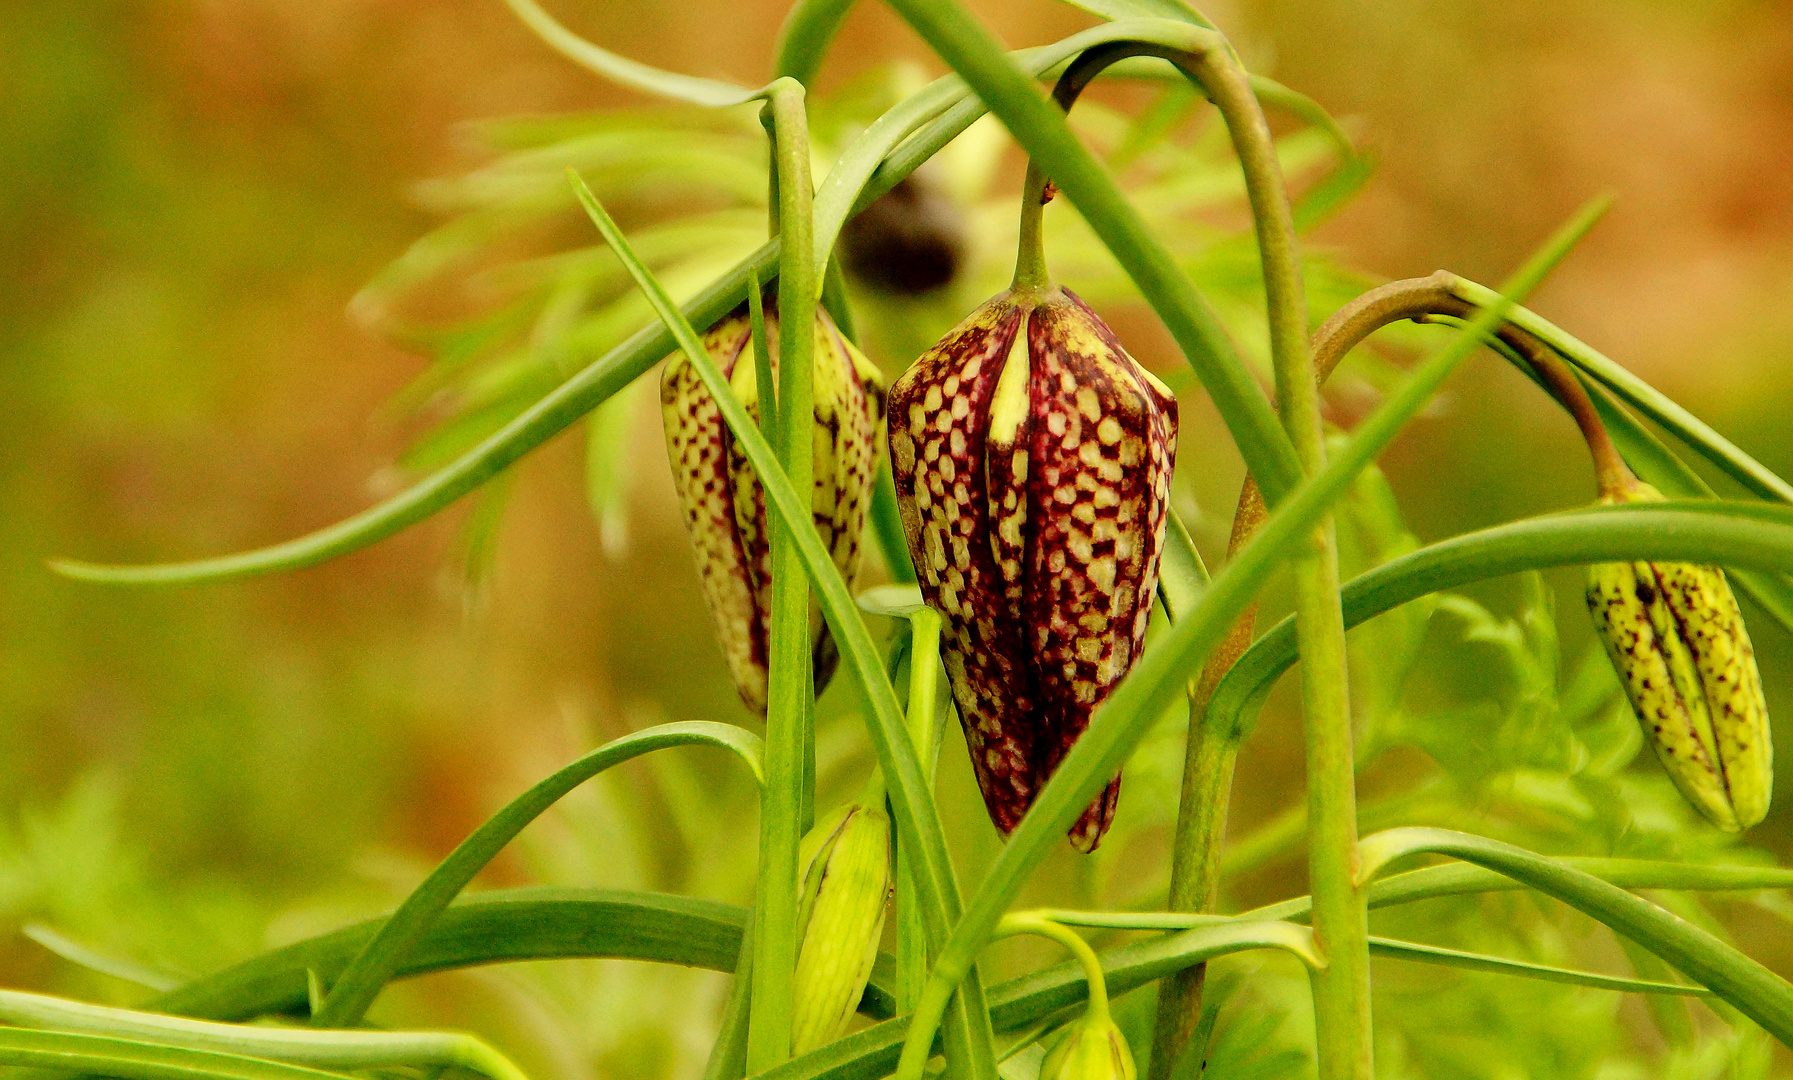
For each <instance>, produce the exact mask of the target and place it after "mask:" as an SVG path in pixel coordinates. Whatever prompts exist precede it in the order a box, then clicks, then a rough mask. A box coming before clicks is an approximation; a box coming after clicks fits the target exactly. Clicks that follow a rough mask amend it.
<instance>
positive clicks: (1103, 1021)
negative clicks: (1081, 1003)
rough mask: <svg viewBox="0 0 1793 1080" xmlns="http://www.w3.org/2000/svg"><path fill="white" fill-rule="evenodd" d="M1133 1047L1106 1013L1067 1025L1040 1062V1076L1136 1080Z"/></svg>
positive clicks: (1044, 1078)
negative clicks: (1131, 1047) (1129, 1045)
mask: <svg viewBox="0 0 1793 1080" xmlns="http://www.w3.org/2000/svg"><path fill="white" fill-rule="evenodd" d="M1135 1075H1136V1074H1135V1070H1134V1067H1133V1051H1132V1050H1130V1049H1128V1047H1127V1040H1126V1038H1125V1037H1124V1036H1123V1035H1122V1034H1121V1029H1120V1028H1118V1027H1116V1026H1115V1023H1114V1021H1113V1020H1112V1019H1110V1018H1109V1017H1108V1015H1107V1014H1106V1013H1104V1014H1103V1015H1101V1016H1097V1015H1095V1014H1094V1013H1091V1014H1088V1015H1085V1016H1084V1017H1083V1018H1082V1019H1080V1020H1078V1021H1076V1022H1075V1023H1073V1024H1070V1025H1069V1026H1067V1027H1066V1029H1065V1031H1064V1033H1063V1034H1062V1035H1060V1036H1059V1039H1058V1041H1057V1042H1056V1043H1054V1044H1053V1046H1052V1049H1051V1050H1048V1051H1047V1052H1046V1058H1045V1060H1043V1061H1041V1062H1040V1080H1134V1076H1135Z"/></svg>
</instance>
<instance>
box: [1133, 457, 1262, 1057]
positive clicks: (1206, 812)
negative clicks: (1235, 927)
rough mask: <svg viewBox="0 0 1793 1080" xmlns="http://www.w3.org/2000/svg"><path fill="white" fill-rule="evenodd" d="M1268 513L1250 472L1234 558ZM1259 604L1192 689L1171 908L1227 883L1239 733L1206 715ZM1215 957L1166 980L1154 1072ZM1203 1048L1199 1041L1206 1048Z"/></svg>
mask: <svg viewBox="0 0 1793 1080" xmlns="http://www.w3.org/2000/svg"><path fill="white" fill-rule="evenodd" d="M1263 519H1264V500H1263V498H1262V497H1261V496H1259V494H1258V489H1257V485H1256V484H1253V483H1252V482H1251V478H1250V477H1249V476H1248V477H1246V480H1245V488H1244V490H1243V491H1241V492H1240V497H1239V509H1238V512H1236V513H1235V514H1234V515H1233V534H1232V537H1231V538H1230V539H1229V540H1228V541H1227V558H1228V559H1229V560H1230V559H1231V558H1232V557H1233V556H1234V555H1236V554H1238V552H1239V549H1240V548H1242V547H1244V546H1245V543H1246V541H1248V540H1250V539H1251V536H1252V533H1254V532H1256V531H1257V527H1258V525H1259V523H1261V522H1262V521H1263ZM1257 616H1258V606H1257V604H1256V603H1253V604H1251V605H1250V606H1249V607H1247V608H1246V609H1245V610H1244V612H1242V613H1241V614H1240V615H1239V617H1238V619H1236V620H1234V622H1233V625H1232V628H1231V629H1230V630H1228V631H1227V635H1226V637H1225V638H1224V639H1223V640H1222V641H1221V643H1220V644H1219V645H1218V646H1216V647H1215V649H1214V651H1213V652H1211V653H1209V654H1208V659H1207V660H1206V661H1205V662H1203V664H1202V673H1201V678H1200V679H1199V680H1197V682H1196V686H1195V690H1194V692H1192V693H1191V694H1190V695H1189V735H1188V743H1187V745H1186V747H1185V749H1184V752H1183V787H1182V796H1181V798H1180V800H1179V802H1178V806H1177V831H1176V839H1175V840H1174V841H1173V843H1172V846H1171V855H1170V897H1169V904H1168V906H1169V908H1170V910H1171V911H1190V912H1206V911H1210V910H1212V909H1213V907H1214V902H1215V898H1216V895H1217V894H1218V892H1219V889H1220V850H1221V843H1222V841H1224V840H1225V839H1226V819H1227V809H1228V802H1229V800H1230V799H1231V798H1232V792H1233V766H1234V764H1235V763H1236V762H1237V761H1238V758H1239V743H1238V740H1236V739H1233V738H1231V737H1229V735H1228V734H1227V733H1224V732H1217V731H1214V730H1211V729H1210V728H1209V727H1208V726H1207V725H1206V724H1204V723H1202V718H1203V717H1204V716H1206V715H1207V713H1208V702H1209V701H1211V700H1213V697H1214V688H1215V687H1217V686H1219V685H1220V680H1221V678H1222V677H1224V676H1225V675H1226V673H1227V672H1228V671H1230V670H1232V667H1233V664H1234V663H1235V662H1236V661H1237V660H1238V659H1239V657H1240V656H1241V655H1243V654H1244V652H1245V650H1246V649H1248V648H1250V647H1251V638H1252V634H1253V632H1254V630H1255V628H1256V626H1257ZM1207 979H1208V965H1207V964H1195V965H1192V966H1190V967H1187V968H1184V969H1183V970H1182V971H1179V972H1177V973H1176V974H1174V975H1171V976H1168V977H1167V978H1166V979H1165V980H1164V982H1162V983H1161V984H1159V989H1158V1015H1157V1018H1156V1020H1155V1021H1154V1023H1153V1028H1152V1054H1151V1058H1150V1064H1149V1070H1150V1072H1149V1077H1150V1080H1169V1077H1170V1075H1171V1070H1172V1069H1173V1068H1174V1067H1175V1065H1176V1063H1177V1059H1178V1058H1179V1057H1181V1056H1182V1054H1183V1052H1184V1048H1185V1047H1186V1046H1187V1045H1188V1043H1189V1041H1190V1039H1191V1037H1193V1036H1194V1035H1195V1034H1196V1033H1197V1031H1198V1030H1199V1029H1200V1027H1201V1023H1202V990H1203V988H1204V986H1205V985H1206V983H1207ZM1199 1049H1200V1048H1197V1050H1198V1052H1199Z"/></svg>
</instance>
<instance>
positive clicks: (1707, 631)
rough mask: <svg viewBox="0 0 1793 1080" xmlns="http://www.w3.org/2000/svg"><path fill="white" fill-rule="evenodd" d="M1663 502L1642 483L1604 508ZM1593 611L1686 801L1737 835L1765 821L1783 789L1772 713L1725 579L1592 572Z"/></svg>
mask: <svg viewBox="0 0 1793 1080" xmlns="http://www.w3.org/2000/svg"><path fill="white" fill-rule="evenodd" d="M1661 498H1662V494H1661V493H1660V492H1658V491H1657V490H1656V489H1655V488H1652V487H1650V486H1649V485H1647V484H1635V485H1634V486H1631V487H1629V488H1627V489H1625V490H1623V491H1622V492H1621V493H1618V494H1614V495H1609V496H1607V497H1606V498H1603V499H1602V500H1601V501H1602V502H1605V503H1620V502H1639V501H1656V500H1659V499H1661ZM1588 610H1589V611H1591V612H1592V613H1593V616H1594V626H1595V628H1596V629H1597V630H1598V631H1599V634H1600V639H1601V641H1602V642H1604V643H1605V645H1606V653H1607V655H1608V656H1610V657H1611V658H1612V663H1613V667H1614V668H1615V669H1616V670H1617V671H1618V674H1619V681H1620V682H1621V683H1623V684H1624V687H1625V696H1626V697H1627V698H1629V699H1630V700H1631V707H1632V709H1633V710H1635V711H1636V713H1637V719H1638V722H1639V723H1640V724H1642V725H1643V729H1644V735H1645V737H1646V738H1648V739H1649V741H1650V745H1652V746H1653V747H1655V748H1656V756H1657V757H1659V758H1660V759H1661V760H1662V766H1663V768H1664V769H1665V770H1666V771H1667V772H1668V775H1669V778H1670V779H1671V780H1673V781H1674V782H1675V786H1676V787H1677V788H1679V789H1680V790H1681V794H1682V795H1683V796H1685V797H1686V798H1687V801H1688V802H1690V803H1692V804H1693V805H1694V807H1695V808H1696V809H1698V810H1699V811H1700V813H1702V814H1704V815H1705V816H1706V818H1707V819H1708V820H1710V821H1711V822H1712V823H1713V824H1714V825H1717V826H1718V827H1719V828H1721V829H1724V830H1725V831H1727V832H1738V831H1741V830H1743V829H1747V828H1749V827H1750V826H1751V825H1754V824H1756V823H1757V822H1759V821H1761V820H1762V818H1763V817H1764V816H1766V815H1767V813H1768V800H1769V795H1770V792H1771V790H1772V788H1773V786H1774V750H1773V746H1772V744H1771V742H1770V739H1769V730H1768V704H1767V701H1766V700H1765V699H1764V698H1763V696H1762V677H1761V675H1760V674H1759V673H1758V672H1757V670H1756V656H1755V650H1754V649H1753V648H1752V647H1751V645H1750V641H1749V634H1748V632H1747V631H1746V630H1745V629H1744V627H1743V615H1742V613H1741V612H1739V611H1738V609H1737V600H1736V598H1735V597H1734V596H1733V595H1732V594H1731V586H1730V584H1729V583H1728V582H1726V580H1725V575H1724V571H1723V570H1720V569H1719V568H1718V567H1716V566H1699V565H1695V564H1693V563H1672V562H1629V563H1600V564H1597V565H1594V566H1590V567H1589V568H1588Z"/></svg>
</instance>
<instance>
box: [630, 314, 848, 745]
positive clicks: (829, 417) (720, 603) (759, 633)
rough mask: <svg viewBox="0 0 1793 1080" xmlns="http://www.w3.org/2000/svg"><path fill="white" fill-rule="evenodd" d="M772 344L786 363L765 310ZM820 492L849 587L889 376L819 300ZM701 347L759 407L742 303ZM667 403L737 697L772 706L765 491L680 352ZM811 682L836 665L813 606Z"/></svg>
mask: <svg viewBox="0 0 1793 1080" xmlns="http://www.w3.org/2000/svg"><path fill="white" fill-rule="evenodd" d="M765 323H766V340H767V345H766V347H767V350H768V351H769V352H770V353H771V354H772V371H773V375H774V378H775V379H776V373H777V369H778V318H777V314H776V312H775V311H774V310H773V309H772V308H770V307H768V308H767V309H766V312H765ZM815 334H816V349H815V383H814V385H815V416H816V426H815V490H814V494H813V496H812V498H811V509H812V511H813V514H814V518H815V526H816V531H817V532H819V533H820V534H821V537H822V542H823V543H824V544H825V545H827V547H828V549H829V551H830V552H831V553H832V555H833V557H834V565H835V566H837V567H839V568H840V572H841V576H842V577H844V578H846V580H847V584H848V586H849V587H850V586H851V585H852V584H853V580H854V578H856V577H857V576H858V574H859V561H860V548H859V537H860V534H861V533H862V532H863V531H864V529H865V514H866V506H867V505H868V500H869V499H870V497H871V490H872V479H873V477H874V475H875V474H876V469H877V461H878V453H879V439H880V437H881V435H882V434H883V423H882V420H883V417H884V380H883V376H882V375H881V374H880V373H879V371H878V369H877V367H876V366H874V365H873V364H872V362H871V361H869V360H867V359H866V358H865V356H864V354H862V353H861V352H860V351H859V350H858V349H856V348H854V347H853V345H852V343H851V342H849V341H847V339H846V338H845V337H843V336H841V333H840V331H839V330H838V329H836V328H835V325H834V321H833V320H832V319H830V318H829V317H828V314H827V313H826V312H825V311H823V310H822V309H820V308H817V309H816V325H815ZM703 344H704V348H705V349H707V350H709V353H710V356H711V358H712V359H714V360H715V361H716V365H717V367H719V368H721V369H722V373H723V374H724V375H725V376H727V377H728V380H729V386H730V388H731V389H732V390H733V392H734V394H735V396H736V398H738V399H739V400H740V401H741V402H742V404H743V405H745V406H746V408H747V413H748V415H749V416H751V417H753V418H754V419H755V420H756V421H757V420H758V417H759V380H758V376H757V373H756V370H755V364H756V358H755V357H754V354H753V351H754V350H753V336H752V332H751V324H750V323H749V319H748V315H747V308H746V305H742V306H741V307H740V308H738V309H736V310H735V311H734V312H733V313H732V314H730V315H729V316H728V317H727V318H725V319H723V320H722V321H721V322H719V323H717V324H716V325H715V326H713V327H711V328H710V331H709V333H707V334H705V335H704V337H703ZM660 412H661V419H662V421H663V422H664V424H665V427H666V449H667V453H668V455H669V456H670V457H671V459H672V477H673V481H674V483H675V484H676V485H677V487H678V492H679V502H680V504H681V506H682V508H683V509H684V513H685V527H686V529H687V530H688V531H689V532H690V534H691V543H692V546H693V547H694V548H695V549H696V554H697V569H698V574H699V576H700V577H701V578H702V580H703V591H704V599H705V600H706V601H707V602H708V604H709V608H710V616H711V618H712V619H713V620H714V621H715V624H716V636H717V639H718V640H719V641H720V642H721V644H722V652H723V656H724V657H725V658H726V660H727V661H728V669H729V674H730V676H732V677H733V679H734V683H735V689H736V690H737V691H739V692H740V694H741V700H742V701H743V702H745V703H746V705H747V707H748V708H750V709H752V710H753V711H754V712H756V713H758V714H759V715H761V716H764V715H765V714H766V678H767V667H766V665H767V652H766V645H767V630H768V627H769V626H770V624H771V618H772V611H771V608H772V559H771V551H770V533H769V531H768V528H767V522H766V496H765V491H764V489H762V488H761V487H760V482H759V477H758V476H756V475H755V474H754V471H753V466H752V465H751V464H749V463H748V460H747V455H746V453H745V452H744V451H743V450H742V449H741V448H740V446H739V445H737V444H736V442H735V438H734V434H733V433H732V432H731V431H729V429H728V425H727V424H726V423H724V422H723V419H722V410H721V409H720V408H718V407H717V404H716V399H715V398H713V397H711V396H710V391H709V389H708V388H707V387H706V386H704V384H703V380H702V379H701V378H699V377H698V374H697V371H696V369H695V368H693V367H692V365H691V363H690V361H689V359H687V358H686V356H685V355H684V354H683V353H675V354H673V355H672V356H671V357H669V358H668V359H667V363H666V370H665V372H664V374H662V375H661V377H660ZM810 625H811V627H812V628H813V629H814V633H815V646H814V663H815V688H816V692H817V693H820V692H821V690H822V688H823V687H824V686H826V685H827V684H828V679H829V677H830V676H832V675H833V673H834V666H835V662H836V660H837V659H838V654H837V653H836V652H835V648H834V642H833V640H832V639H831V638H830V637H829V635H828V628H827V625H826V624H825V623H824V622H823V621H822V619H821V618H820V616H819V614H818V613H817V612H816V611H815V609H814V607H813V605H812V612H811V616H810Z"/></svg>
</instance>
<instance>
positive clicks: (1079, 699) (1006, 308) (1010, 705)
mask: <svg viewBox="0 0 1793 1080" xmlns="http://www.w3.org/2000/svg"><path fill="white" fill-rule="evenodd" d="M889 423H890V448H891V464H892V469H893V472H894V473H895V477H896V488H897V504H898V506H899V507H900V509H901V511H902V517H903V527H904V530H905V532H906V533H907V535H908V540H909V551H910V554H911V555H912V556H913V558H914V560H915V568H916V573H917V575H918V577H919V579H920V585H921V590H922V595H923V596H924V597H925V598H926V599H927V601H928V603H929V605H930V606H932V607H933V608H934V609H935V610H936V611H938V612H939V613H940V615H941V617H942V619H943V620H944V621H945V624H946V629H945V633H944V636H943V645H944V653H945V656H944V659H945V663H946V669H947V674H948V676H949V677H950V679H951V682H952V690H953V697H954V699H955V700H956V702H957V703H958V707H959V717H960V720H961V721H962V722H963V724H964V727H965V738H966V742H967V744H968V745H969V747H970V751H971V761H972V767H973V770H974V771H975V773H976V775H977V781H978V786H979V787H980V788H981V789H982V791H983V796H984V803H985V806H986V807H987V808H988V810H989V812H990V818H991V820H992V821H994V822H995V824H996V827H997V828H998V829H999V830H1001V831H1002V832H1003V833H1004V834H1005V835H1006V834H1007V833H1008V832H1010V831H1011V830H1013V829H1014V828H1015V826H1016V825H1018V824H1019V823H1020V821H1021V817H1022V815H1023V814H1025V813H1026V812H1027V808H1028V807H1029V806H1030V805H1032V803H1033V800H1034V797H1035V796H1036V795H1037V794H1038V792H1039V790H1040V789H1041V787H1043V786H1044V785H1045V783H1046V780H1047V779H1048V778H1049V777H1051V775H1052V773H1053V772H1054V771H1055V770H1056V769H1057V768H1058V765H1059V762H1060V761H1061V760H1062V759H1063V758H1064V755H1065V754H1066V753H1067V752H1068V751H1069V750H1070V748H1071V745H1072V744H1073V743H1074V742H1076V740H1077V738H1078V737H1079V736H1080V735H1082V734H1083V731H1084V729H1085V728H1086V727H1087V726H1088V724H1089V719H1090V714H1091V713H1092V712H1093V711H1094V710H1095V708H1096V706H1097V705H1099V704H1101V703H1102V701H1103V699H1105V698H1106V697H1107V696H1108V694H1109V692H1110V691H1111V690H1113V689H1114V686H1115V684H1117V683H1118V682H1120V680H1121V678H1122V677H1123V676H1125V675H1126V674H1127V672H1128V670H1129V669H1131V668H1132V666H1133V663H1134V661H1135V660H1136V659H1137V658H1138V656H1139V653H1140V649H1141V647H1142V646H1143V645H1144V644H1145V632H1146V621H1147V619H1148V618H1149V616H1150V614H1151V607H1152V596H1153V592H1154V590H1155V589H1156V588H1157V583H1158V557H1159V552H1160V550H1161V548H1162V545H1163V539H1164V524H1165V517H1166V512H1167V506H1168V498H1169V493H1170V475H1171V468H1172V465H1173V462H1174V459H1175V456H1176V437H1177V403H1176V399H1175V397H1173V396H1172V394H1171V393H1170V391H1169V390H1168V389H1166V388H1165V387H1164V385H1163V384H1162V383H1160V382H1159V381H1158V380H1157V379H1155V378H1153V377H1152V375H1151V374H1150V373H1149V372H1147V371H1146V370H1145V369H1144V368H1142V367H1140V366H1139V364H1137V363H1136V362H1135V361H1134V360H1133V358H1132V357H1130V356H1128V355H1127V351H1126V350H1125V349H1123V348H1122V347H1121V344H1120V342H1118V341H1117V340H1115V337H1114V334H1113V332H1112V331H1110V330H1109V329H1108V327H1107V326H1106V325H1105V324H1104V323H1103V322H1102V320H1101V319H1099V318H1097V317H1096V314H1095V313H1094V312H1093V311H1091V310H1090V309H1089V307H1088V305H1086V304H1085V303H1084V302H1083V301H1082V300H1080V299H1078V297H1077V296H1076V295H1074V294H1073V293H1071V292H1070V291H1069V290H1066V289H1060V288H1056V287H1055V288H1046V289H1039V290H1025V291H1023V290H1013V291H1010V292H1006V293H1003V294H1001V295H999V296H997V297H996V298H994V299H992V300H991V301H989V302H988V303H986V304H984V305H983V306H982V307H980V308H979V309H978V310H977V311H975V312H973V313H972V315H971V316H970V317H969V318H967V319H966V320H965V321H964V322H962V323H960V324H959V325H958V326H957V327H956V328H954V329H953V331H952V332H951V333H949V334H947V335H946V337H945V338H944V339H942V340H941V341H940V343H939V344H937V345H935V346H934V348H933V349H931V350H929V351H928V352H927V353H926V354H924V355H923V356H922V357H921V358H920V359H919V360H917V361H916V362H915V365H914V366H913V367H911V368H910V369H909V370H908V371H907V372H905V373H904V374H903V375H902V376H901V377H900V378H899V379H898V380H897V381H896V383H895V384H894V385H893V386H892V387H891V392H890V413H889ZM1119 791H1120V778H1119V777H1118V776H1117V777H1116V778H1115V779H1114V780H1113V781H1112V782H1110V784H1109V785H1108V789H1107V790H1106V791H1105V792H1104V793H1103V794H1102V795H1101V796H1099V797H1098V798H1097V799H1096V801H1095V802H1094V803H1092V804H1091V805H1090V807H1089V809H1088V810H1086V811H1085V812H1084V814H1083V816H1082V817H1081V818H1079V819H1078V821H1077V823H1076V825H1075V826H1073V827H1072V829H1071V834H1070V837H1071V842H1072V844H1073V845H1075V846H1076V847H1077V848H1078V849H1079V850H1082V851H1091V850H1093V849H1094V848H1095V846H1096V844H1097V843H1098V842H1099V841H1100V840H1101V838H1102V834H1103V833H1104V832H1105V831H1107V829H1108V826H1109V824H1110V823H1111V822H1112V821H1113V818H1114V808H1115V800H1116V798H1117V796H1118V795H1119Z"/></svg>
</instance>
